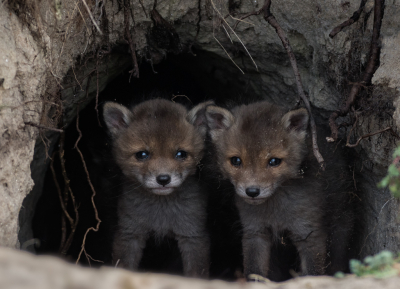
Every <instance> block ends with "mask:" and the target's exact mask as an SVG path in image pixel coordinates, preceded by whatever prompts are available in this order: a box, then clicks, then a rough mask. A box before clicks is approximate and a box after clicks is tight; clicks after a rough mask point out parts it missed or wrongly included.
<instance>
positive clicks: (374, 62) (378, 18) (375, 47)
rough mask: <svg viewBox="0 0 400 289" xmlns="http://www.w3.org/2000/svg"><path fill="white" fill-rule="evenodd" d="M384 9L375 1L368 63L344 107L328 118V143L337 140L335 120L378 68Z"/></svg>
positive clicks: (345, 112)
mask: <svg viewBox="0 0 400 289" xmlns="http://www.w3.org/2000/svg"><path fill="white" fill-rule="evenodd" d="M384 7H385V0H375V7H374V28H373V32H372V40H371V48H370V52H369V60H368V63H367V66H366V69H365V71H364V74H363V76H362V79H361V81H360V82H357V83H354V84H353V86H352V88H351V91H350V93H349V96H348V97H347V100H346V103H345V104H344V106H343V107H342V108H341V109H340V110H338V111H335V112H333V113H332V114H331V116H330V117H329V126H330V128H331V132H332V134H331V137H330V138H327V139H328V141H336V140H337V137H338V127H337V125H336V119H337V118H338V117H339V116H344V115H346V114H347V113H348V112H349V109H350V107H351V106H352V105H353V104H354V102H355V101H356V97H357V95H358V93H359V91H360V88H361V86H363V85H369V84H370V83H371V79H372V76H373V75H374V73H375V71H376V70H377V68H378V67H379V56H380V43H379V37H380V30H381V24H382V18H383V11H384Z"/></svg>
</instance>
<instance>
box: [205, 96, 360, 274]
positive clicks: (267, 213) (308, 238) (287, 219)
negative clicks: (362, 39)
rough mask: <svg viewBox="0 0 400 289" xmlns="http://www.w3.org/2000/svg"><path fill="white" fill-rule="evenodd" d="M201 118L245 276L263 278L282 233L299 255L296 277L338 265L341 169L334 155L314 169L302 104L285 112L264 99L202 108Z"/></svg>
mask: <svg viewBox="0 0 400 289" xmlns="http://www.w3.org/2000/svg"><path fill="white" fill-rule="evenodd" d="M206 119H207V125H208V129H209V133H210V137H211V140H212V143H213V145H214V148H215V154H216V159H217V167H218V170H219V171H220V173H221V174H222V176H223V177H224V178H225V179H228V180H229V181H230V182H231V183H232V184H233V186H234V189H235V192H236V197H235V203H236V206H237V208H238V210H239V215H240V219H241V223H242V227H243V239H242V247H243V257H244V273H245V275H246V276H247V275H248V274H251V273H254V274H258V275H261V276H267V275H268V270H269V261H270V250H271V246H272V245H273V242H275V241H277V240H279V239H280V236H281V234H283V233H285V234H286V236H288V237H289V238H290V239H291V241H292V242H293V244H294V246H295V247H296V249H297V251H298V253H299V256H300V266H301V273H302V274H303V275H306V274H311V275H317V274H324V273H326V272H335V271H338V270H346V267H347V264H348V259H347V251H348V243H349V240H350V238H351V232H352V229H353V222H354V212H353V209H352V205H351V202H349V191H348V189H349V188H348V187H346V186H348V182H346V177H347V176H346V171H347V170H348V168H347V167H346V165H345V163H344V162H343V161H341V159H340V157H336V156H335V157H336V159H335V163H334V164H332V163H329V160H327V161H328V166H327V170H326V171H325V172H322V171H320V169H319V165H318V163H317V161H316V160H315V158H314V156H313V154H312V152H311V150H310V148H311V143H310V142H309V138H308V137H307V127H308V120H309V117H308V113H307V111H306V109H304V108H300V109H297V110H294V111H289V112H287V113H285V112H284V111H283V110H282V109H281V108H279V107H277V106H275V105H272V104H270V103H268V102H266V101H263V102H258V103H253V104H250V105H241V106H238V107H236V108H234V109H233V110H232V111H229V110H227V109H224V108H221V107H217V106H208V107H207V109H206ZM325 147H327V145H325ZM328 150H329V148H328ZM323 153H324V157H328V158H329V155H330V156H332V155H333V153H332V151H329V152H323ZM328 252H329V255H330V259H329V260H327V255H328V254H327V253H328ZM328 261H329V262H328ZM328 263H329V266H328V265H327V264H328ZM327 267H328V270H327Z"/></svg>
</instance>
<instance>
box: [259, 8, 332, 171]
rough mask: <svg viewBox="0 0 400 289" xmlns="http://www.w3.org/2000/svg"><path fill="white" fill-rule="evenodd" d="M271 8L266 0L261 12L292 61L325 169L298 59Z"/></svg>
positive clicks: (320, 161) (314, 146)
mask: <svg viewBox="0 0 400 289" xmlns="http://www.w3.org/2000/svg"><path fill="white" fill-rule="evenodd" d="M270 7H271V0H266V1H265V3H264V6H263V7H262V8H261V10H262V11H263V13H264V19H265V21H267V22H268V23H269V24H270V25H271V26H272V27H274V28H275V31H276V33H277V34H278V36H279V38H280V39H281V41H282V44H283V46H284V47H285V49H286V52H287V54H288V56H289V60H290V63H291V64H292V68H293V72H294V76H295V79H296V85H297V92H298V93H299V95H300V97H301V99H302V100H303V102H304V105H305V106H306V108H307V110H308V114H309V116H310V125H311V137H312V147H313V152H314V156H315V157H316V159H317V161H318V163H319V164H320V165H321V167H322V168H324V166H325V164H324V158H323V157H322V155H321V153H320V152H319V148H318V143H317V128H316V125H315V121H314V117H313V115H312V113H311V106H310V102H309V100H308V98H307V96H306V94H305V93H304V88H303V84H302V82H301V78H300V73H299V69H298V67H297V61H296V57H295V56H294V53H293V50H292V47H291V46H290V43H289V39H288V38H287V36H286V33H285V31H284V30H283V29H282V27H281V26H280V25H279V23H278V21H277V20H276V19H275V17H274V15H272V13H271V11H270Z"/></svg>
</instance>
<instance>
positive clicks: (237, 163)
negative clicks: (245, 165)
mask: <svg viewBox="0 0 400 289" xmlns="http://www.w3.org/2000/svg"><path fill="white" fill-rule="evenodd" d="M231 164H232V165H233V166H235V167H239V166H240V165H241V164H242V160H241V159H240V158H239V157H232V158H231Z"/></svg>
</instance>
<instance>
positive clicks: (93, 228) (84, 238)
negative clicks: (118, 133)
mask: <svg viewBox="0 0 400 289" xmlns="http://www.w3.org/2000/svg"><path fill="white" fill-rule="evenodd" d="M76 130H77V131H78V133H79V137H78V140H77V142H76V143H75V147H74V148H75V149H76V151H77V152H78V153H79V155H80V157H81V160H82V164H83V168H84V170H85V173H86V176H87V181H88V183H89V185H90V188H91V189H92V197H91V200H92V205H93V210H94V215H95V219H96V221H97V223H96V227H90V228H88V229H87V230H86V232H85V235H84V237H83V241H82V246H81V251H80V252H79V255H78V259H77V260H76V264H78V262H79V260H80V258H81V255H82V253H85V256H86V259H87V260H88V262H89V263H90V259H92V260H95V259H93V258H92V257H91V256H90V255H89V254H88V253H87V252H86V248H85V244H86V238H87V235H88V233H89V232H90V231H94V232H97V231H98V230H99V228H100V223H101V220H100V218H99V213H98V211H97V208H96V204H95V202H94V197H95V196H96V190H95V189H94V187H93V184H92V181H91V180H90V175H89V171H88V169H87V166H86V162H85V159H84V158H83V154H82V152H81V150H80V149H79V147H78V142H79V140H80V139H81V138H82V131H81V130H80V129H79V105H78V106H77V117H76ZM95 261H97V260H95Z"/></svg>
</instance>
